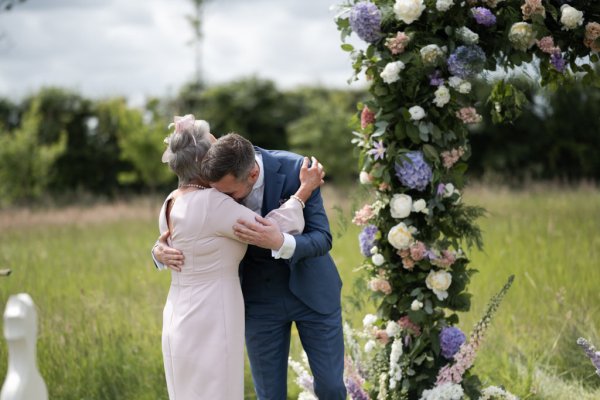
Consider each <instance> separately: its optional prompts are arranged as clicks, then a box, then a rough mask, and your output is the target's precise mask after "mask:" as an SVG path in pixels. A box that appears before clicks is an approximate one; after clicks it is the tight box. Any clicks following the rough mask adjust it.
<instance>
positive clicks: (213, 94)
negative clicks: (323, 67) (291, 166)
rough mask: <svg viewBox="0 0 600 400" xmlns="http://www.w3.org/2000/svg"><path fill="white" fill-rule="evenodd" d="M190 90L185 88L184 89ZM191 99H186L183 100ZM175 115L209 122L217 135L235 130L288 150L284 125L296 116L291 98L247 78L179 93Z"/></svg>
mask: <svg viewBox="0 0 600 400" xmlns="http://www.w3.org/2000/svg"><path fill="white" fill-rule="evenodd" d="M187 89H190V87H189V86H186V87H184V91H185V90H187ZM190 98H191V99H192V100H190V101H189V102H188V101H187V100H186V99H190ZM174 108H175V113H176V114H177V115H184V114H190V113H191V114H194V115H195V116H196V118H198V119H205V120H207V121H209V122H210V125H211V129H212V131H213V133H216V136H220V135H224V134H226V133H229V132H236V133H239V134H240V135H243V136H244V137H246V138H248V139H249V140H251V141H252V143H254V144H255V145H257V146H264V147H268V148H271V149H287V148H288V141H287V131H286V127H287V124H288V123H289V122H290V121H291V120H293V119H294V118H296V117H297V114H296V111H297V110H296V109H295V108H294V104H293V103H292V102H291V101H290V98H288V97H287V96H285V94H283V93H282V92H280V91H279V90H278V89H277V87H276V86H275V84H274V83H273V82H272V81H269V80H261V79H258V78H255V77H253V78H246V79H240V80H236V81H233V82H229V83H225V84H222V85H218V86H214V87H211V88H209V89H206V90H205V91H204V92H201V93H199V92H197V91H194V89H192V90H191V91H186V92H184V93H182V94H181V95H180V96H178V99H176V103H175V106H174Z"/></svg>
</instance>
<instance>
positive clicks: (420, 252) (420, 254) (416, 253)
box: [410, 242, 427, 261]
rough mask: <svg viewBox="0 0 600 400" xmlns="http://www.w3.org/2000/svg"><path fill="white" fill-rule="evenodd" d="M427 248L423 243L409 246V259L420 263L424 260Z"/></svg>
mask: <svg viewBox="0 0 600 400" xmlns="http://www.w3.org/2000/svg"><path fill="white" fill-rule="evenodd" d="M426 252H427V248H426V247H425V244H424V243H423V242H415V243H413V244H412V245H411V246H410V257H411V258H412V259H413V260H415V261H421V260H422V259H423V258H425V253H426Z"/></svg>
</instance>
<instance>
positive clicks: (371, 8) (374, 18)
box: [350, 1, 381, 43]
mask: <svg viewBox="0 0 600 400" xmlns="http://www.w3.org/2000/svg"><path fill="white" fill-rule="evenodd" d="M380 24H381V11H379V8H377V6H376V5H375V4H373V3H370V2H368V1H362V2H360V3H358V4H356V5H355V6H354V7H352V10H351V11H350V28H352V31H353V32H355V33H356V34H357V35H358V37H359V38H361V39H362V40H364V41H365V42H367V43H373V42H375V41H377V40H378V39H379V38H381V30H380Z"/></svg>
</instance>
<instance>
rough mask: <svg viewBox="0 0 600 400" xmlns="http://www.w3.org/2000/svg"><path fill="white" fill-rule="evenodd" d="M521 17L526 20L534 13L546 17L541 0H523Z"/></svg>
mask: <svg viewBox="0 0 600 400" xmlns="http://www.w3.org/2000/svg"><path fill="white" fill-rule="evenodd" d="M521 11H522V12H523V19H524V20H528V19H531V17H532V16H533V15H535V14H537V15H541V16H542V17H543V18H546V8H545V7H544V6H543V4H542V0H525V4H523V5H522V6H521Z"/></svg>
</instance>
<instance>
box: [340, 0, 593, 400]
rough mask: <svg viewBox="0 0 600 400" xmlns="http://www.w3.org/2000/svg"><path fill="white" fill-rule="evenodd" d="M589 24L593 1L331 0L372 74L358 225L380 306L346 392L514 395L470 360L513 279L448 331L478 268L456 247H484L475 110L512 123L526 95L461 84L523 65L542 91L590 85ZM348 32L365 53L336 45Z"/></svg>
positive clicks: (358, 136)
mask: <svg viewBox="0 0 600 400" xmlns="http://www.w3.org/2000/svg"><path fill="white" fill-rule="evenodd" d="M599 22H600V2H597V1H590V0H587V1H586V0H466V1H460V0H372V1H365V0H361V1H357V0H349V1H347V2H346V3H345V4H343V5H341V6H340V7H339V13H338V15H337V16H336V23H337V26H338V29H339V30H340V31H341V34H342V41H343V42H344V43H343V44H342V49H343V50H344V51H347V52H349V53H350V55H351V60H352V67H353V69H354V72H355V77H356V76H358V74H360V73H364V75H365V76H366V79H367V80H368V81H369V82H370V88H369V92H370V95H371V96H370V99H369V100H368V101H366V102H365V103H364V104H359V113H358V114H357V116H356V118H355V119H354V123H355V125H356V131H355V139H354V141H353V142H354V143H355V145H356V147H357V148H358V149H359V151H360V161H359V162H360V168H361V174H360V180H361V183H363V184H365V185H368V186H369V187H371V188H373V190H374V191H375V195H376V201H375V202H374V203H373V204H367V205H365V206H364V207H363V208H362V209H361V210H359V211H358V212H357V213H356V216H355V218H354V222H355V223H356V224H358V225H361V226H363V230H362V232H361V234H360V237H359V240H360V245H361V252H362V253H363V255H364V256H365V261H364V265H363V266H364V269H365V270H366V271H367V273H368V274H369V276H370V281H369V287H370V289H371V290H373V291H374V292H376V293H377V295H378V296H379V299H380V301H379V308H378V312H377V315H367V316H366V317H365V320H364V325H365V332H366V333H365V334H366V336H367V337H366V340H367V347H369V349H370V350H371V354H375V355H374V356H373V357H372V360H371V361H370V364H369V366H368V371H366V372H365V371H364V370H363V371H360V369H361V368H364V366H362V367H361V366H359V365H354V366H353V368H354V372H355V376H354V378H355V379H354V380H353V382H349V385H348V386H349V388H350V395H351V397H352V398H353V399H368V398H371V399H375V398H376V399H380V400H383V399H461V398H464V397H468V398H471V399H478V398H481V399H491V398H510V396H511V395H510V394H508V393H506V392H503V391H502V390H501V389H499V388H492V389H490V388H488V389H482V388H481V384H480V382H479V379H478V378H477V376H475V375H474V374H472V373H471V367H472V365H473V362H474V359H475V355H476V351H477V348H478V347H479V345H480V343H481V340H482V338H483V335H484V333H485V329H486V327H487V325H488V323H489V321H490V318H491V316H492V314H493V313H494V311H495V310H496V308H497V307H498V305H499V303H500V301H501V299H502V297H503V296H504V294H505V293H506V291H507V290H508V288H509V287H510V284H511V283H512V277H511V278H509V280H508V283H507V284H506V285H505V286H504V287H503V288H502V290H500V292H499V293H498V294H497V295H496V296H495V297H493V298H492V301H491V302H490V304H489V306H488V309H487V312H486V314H485V315H484V317H483V318H482V320H481V321H480V323H479V324H477V325H476V326H475V328H474V330H473V332H472V333H471V335H470V336H469V337H468V338H466V337H465V335H464V334H463V333H462V332H460V331H459V330H458V329H457V328H455V327H454V325H455V324H456V323H457V322H458V316H457V314H456V313H455V312H457V311H467V310H469V308H470V302H471V299H470V295H469V293H468V292H467V287H468V284H469V280H470V277H471V275H472V273H473V272H474V271H473V270H472V269H471V268H470V267H469V259H468V257H467V253H466V252H465V251H464V250H463V247H470V246H472V245H477V246H480V245H481V243H482V241H481V234H480V231H479V229H478V228H477V225H476V224H475V220H476V218H477V217H479V216H480V215H481V214H482V212H483V210H481V209H479V208H476V207H472V206H469V205H466V204H464V203H463V202H462V201H461V193H460V191H461V190H462V189H463V187H464V179H463V176H464V173H465V171H466V169H467V161H468V159H469V156H470V154H471V151H472V149H471V147H470V145H469V140H468V138H469V131H468V129H467V126H468V125H469V124H475V123H478V122H480V120H481V115H480V114H479V113H478V111H477V109H478V108H481V105H482V104H483V102H484V101H487V102H491V104H492V107H491V109H492V118H493V121H494V122H502V121H505V120H511V119H513V118H515V117H517V116H518V115H519V113H520V108H521V106H522V103H523V101H524V95H523V94H522V93H520V92H519V91H518V90H517V89H516V88H515V87H513V86H511V85H510V84H509V83H506V82H504V81H502V80H499V81H498V82H497V83H496V84H495V86H494V89H493V91H492V93H491V95H490V98H488V99H487V100H486V99H478V98H477V97H476V95H475V93H474V92H473V91H472V90H471V89H472V84H471V82H472V80H473V79H474V78H476V77H478V76H480V75H481V73H482V72H484V71H495V70H499V69H508V68H514V67H519V66H522V65H525V64H531V65H533V66H534V68H536V69H537V70H538V73H539V79H540V84H541V85H542V86H547V87H550V88H556V87H558V86H559V85H564V84H568V83H569V82H572V81H574V80H575V79H581V80H583V81H584V82H588V83H593V84H595V85H598V83H599V79H598V77H597V76H595V74H594V68H592V65H593V64H594V63H597V62H598V60H599V59H598V54H597V53H598V51H600V23H599ZM352 33H354V34H356V35H357V36H358V37H359V38H360V39H361V40H362V41H363V42H364V43H365V45H364V48H361V49H356V48H354V46H352V45H351V44H348V43H345V39H346V38H347V37H348V36H349V35H350V34H352ZM350 347H352V346H350ZM352 350H353V349H352V348H349V353H352ZM350 362H351V361H350ZM351 367H352V366H351ZM351 378H352V377H351ZM365 380H366V381H365Z"/></svg>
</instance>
